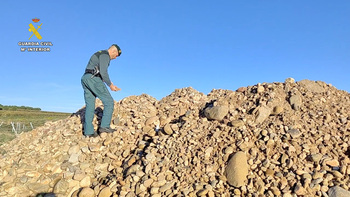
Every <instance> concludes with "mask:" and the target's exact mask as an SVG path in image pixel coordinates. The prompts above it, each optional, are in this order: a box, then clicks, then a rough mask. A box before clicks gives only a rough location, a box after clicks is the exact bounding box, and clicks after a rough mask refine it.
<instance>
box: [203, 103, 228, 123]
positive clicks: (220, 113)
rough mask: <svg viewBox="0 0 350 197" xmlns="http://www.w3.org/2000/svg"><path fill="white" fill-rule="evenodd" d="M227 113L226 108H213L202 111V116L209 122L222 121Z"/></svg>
mask: <svg viewBox="0 0 350 197" xmlns="http://www.w3.org/2000/svg"><path fill="white" fill-rule="evenodd" d="M227 113H228V108H227V106H213V107H208V108H206V109H205V110H204V115H205V116H206V117H207V118H208V119H209V120H219V121H220V120H222V119H223V118H224V117H225V116H226V115H227Z"/></svg>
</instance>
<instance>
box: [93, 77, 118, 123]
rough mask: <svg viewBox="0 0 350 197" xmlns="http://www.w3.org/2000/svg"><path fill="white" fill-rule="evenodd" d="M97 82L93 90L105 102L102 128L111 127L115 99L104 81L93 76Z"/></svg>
mask: <svg viewBox="0 0 350 197" xmlns="http://www.w3.org/2000/svg"><path fill="white" fill-rule="evenodd" d="M93 80H94V81H95V82H96V83H95V86H94V89H93V92H94V93H95V95H96V96H97V97H98V98H100V99H101V101H102V103H103V116H102V120H101V125H100V127H101V128H109V127H110V124H111V120H112V115H113V109H114V100H113V98H112V96H111V94H110V93H109V91H108V89H107V87H106V85H105V84H104V83H103V82H102V80H101V79H100V78H99V77H95V78H93Z"/></svg>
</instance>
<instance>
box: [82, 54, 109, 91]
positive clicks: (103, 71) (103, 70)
mask: <svg viewBox="0 0 350 197" xmlns="http://www.w3.org/2000/svg"><path fill="white" fill-rule="evenodd" d="M110 61H111V59H110V57H109V53H108V51H107V50H101V51H98V52H96V53H94V54H93V55H92V56H91V58H90V60H89V63H88V64H87V66H86V69H94V68H95V66H98V67H99V69H100V75H101V78H102V81H104V82H105V83H106V84H107V85H108V86H110V85H111V84H112V82H111V80H110V79H109V75H108V67H109V63H110Z"/></svg>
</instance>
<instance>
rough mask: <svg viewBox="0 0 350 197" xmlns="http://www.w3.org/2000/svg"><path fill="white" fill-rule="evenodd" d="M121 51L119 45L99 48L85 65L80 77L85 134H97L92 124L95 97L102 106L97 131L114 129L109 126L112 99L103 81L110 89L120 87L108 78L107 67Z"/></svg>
mask: <svg viewBox="0 0 350 197" xmlns="http://www.w3.org/2000/svg"><path fill="white" fill-rule="evenodd" d="M121 53H122V51H121V50H120V47H119V46H118V45H116V44H113V45H112V46H111V47H109V49H108V50H101V51H98V52H96V53H94V54H93V55H92V56H91V58H90V60H89V63H88V64H87V66H86V69H85V73H84V75H83V77H82V78H81V84H82V86H83V89H84V99H85V104H86V107H85V120H84V135H85V136H88V137H96V136H98V134H97V132H95V130H94V126H93V125H92V120H93V118H94V112H95V100H96V97H98V98H99V99H101V101H102V103H103V106H104V110H103V116H102V120H101V125H100V128H99V129H98V131H99V132H100V133H102V132H106V133H112V132H113V131H114V129H111V128H110V124H111V119H112V114H113V108H114V100H113V98H112V96H111V94H110V93H109V91H108V89H107V87H106V86H105V84H104V83H106V84H107V85H108V86H109V88H110V89H111V90H112V91H119V90H120V88H118V87H117V86H115V85H114V84H113V83H112V82H111V80H110V79H109V75H108V67H109V63H110V61H111V60H113V59H116V58H117V57H119V56H120V55H121ZM103 82H104V83H103Z"/></svg>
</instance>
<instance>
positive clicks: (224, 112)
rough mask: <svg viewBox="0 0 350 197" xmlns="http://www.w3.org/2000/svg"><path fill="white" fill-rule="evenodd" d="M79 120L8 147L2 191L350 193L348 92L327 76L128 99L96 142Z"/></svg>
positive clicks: (0, 161)
mask: <svg viewBox="0 0 350 197" xmlns="http://www.w3.org/2000/svg"><path fill="white" fill-rule="evenodd" d="M96 106H97V108H96V110H95V114H96V115H95V118H94V120H93V123H94V126H95V129H97V128H98V125H99V122H100V120H101V117H102V113H103V105H102V103H101V101H99V100H97V101H96ZM83 119H84V108H82V109H80V110H79V111H77V112H76V113H74V114H72V116H71V117H69V118H67V119H65V120H59V121H56V122H47V123H46V124H45V125H44V126H42V127H40V128H36V129H35V130H33V131H31V132H27V133H22V134H20V135H19V136H18V137H17V138H16V139H14V140H12V141H10V142H8V143H7V144H4V145H2V146H1V147H0V153H1V155H0V156H1V157H0V167H1V169H0V196H37V195H38V194H42V196H44V195H48V196H49V195H50V194H55V195H56V196H77V197H82V196H100V197H104V196H128V197H129V196H298V195H299V196H327V195H328V196H339V195H348V194H349V192H348V191H349V190H350V178H349V174H350V159H349V157H350V147H349V143H350V142H349V140H350V94H349V93H348V92H345V91H341V90H338V89H336V88H335V87H333V86H332V85H330V84H326V83H324V82H320V81H317V82H315V81H310V80H302V81H299V82H295V80H294V79H292V78H289V79H286V81H285V82H284V83H279V82H275V83H259V84H257V85H254V86H250V87H242V88H238V89H237V91H231V90H222V89H218V90H215V89H214V90H212V91H211V92H210V93H209V94H208V95H205V94H203V93H200V92H198V91H196V90H194V89H193V88H191V87H189V88H182V89H176V90H175V91H174V92H173V93H171V94H170V95H168V96H166V97H164V98H163V99H161V100H160V101H157V100H156V99H155V98H153V97H151V96H149V95H146V94H142V95H140V96H130V97H127V98H124V99H122V100H121V101H119V102H115V106H114V114H113V119H112V125H111V127H112V128H115V129H116V131H115V132H114V133H103V134H101V135H100V136H99V137H97V138H87V137H84V136H83V135H82V120H83Z"/></svg>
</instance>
